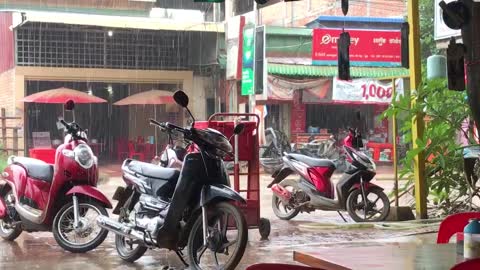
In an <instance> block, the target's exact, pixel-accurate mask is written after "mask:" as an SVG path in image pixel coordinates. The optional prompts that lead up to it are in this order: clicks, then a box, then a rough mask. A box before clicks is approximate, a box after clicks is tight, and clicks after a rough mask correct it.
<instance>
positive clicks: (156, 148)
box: [153, 104, 158, 156]
mask: <svg viewBox="0 0 480 270" xmlns="http://www.w3.org/2000/svg"><path fill="white" fill-rule="evenodd" d="M153 118H155V119H157V105H155V104H154V105H153ZM153 128H154V129H155V139H154V140H153V143H154V144H155V156H158V147H157V127H156V126H153Z"/></svg>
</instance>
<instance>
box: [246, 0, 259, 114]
mask: <svg viewBox="0 0 480 270" xmlns="http://www.w3.org/2000/svg"><path fill="white" fill-rule="evenodd" d="M253 13H254V14H255V15H254V16H255V18H254V24H255V25H254V27H253V40H254V42H253V44H254V46H253V51H254V52H256V47H257V46H256V44H257V41H256V39H257V25H258V9H257V2H253ZM253 55H254V57H253V74H256V71H255V70H256V68H257V56H256V55H255V53H254V54H253ZM255 77H256V76H255V75H254V76H253V78H254V79H253V89H254V91H253V94H251V95H249V96H248V107H249V108H250V112H251V113H255V105H256V102H255V91H256V90H257V87H256V85H257V83H256V78H255Z"/></svg>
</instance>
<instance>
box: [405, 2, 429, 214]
mask: <svg viewBox="0 0 480 270" xmlns="http://www.w3.org/2000/svg"><path fill="white" fill-rule="evenodd" d="M408 24H409V26H410V35H409V37H408V43H409V48H410V53H409V58H410V91H411V93H412V94H413V93H415V92H418V91H419V89H418V88H419V87H420V84H421V79H422V74H421V63H420V24H419V15H418V0H409V1H408ZM414 96H418V95H412V97H413V98H412V99H411V105H412V107H414V106H415V104H416V103H417V102H418V101H417V98H416V97H414ZM423 118H424V114H423V113H417V114H416V115H415V116H414V117H413V118H412V144H413V148H414V149H415V148H417V147H418V144H417V139H421V138H423V132H424V129H425V123H424V119H423ZM413 169H414V177H415V209H416V218H417V219H426V218H428V216H427V186H426V181H425V153H424V151H422V152H420V153H418V155H417V156H415V157H414V160H413Z"/></svg>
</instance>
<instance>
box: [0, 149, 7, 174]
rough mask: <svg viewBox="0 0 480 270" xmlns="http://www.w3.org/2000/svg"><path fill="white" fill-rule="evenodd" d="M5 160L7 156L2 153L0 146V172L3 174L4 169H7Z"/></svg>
mask: <svg viewBox="0 0 480 270" xmlns="http://www.w3.org/2000/svg"><path fill="white" fill-rule="evenodd" d="M7 158H8V156H7V155H6V153H5V152H4V151H3V146H2V145H1V144H0V172H3V170H4V169H5V167H7Z"/></svg>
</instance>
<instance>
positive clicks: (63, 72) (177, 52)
mask: <svg viewBox="0 0 480 270" xmlns="http://www.w3.org/2000/svg"><path fill="white" fill-rule="evenodd" d="M190 2H191V1H190ZM172 3H173V4H175V3H178V2H172ZM33 9H34V7H33ZM81 10H82V9H81V8H78V9H75V8H72V9H71V10H70V11H69V12H57V10H55V12H54V13H52V12H51V11H37V10H34V11H30V10H24V11H21V12H20V11H11V12H0V41H1V46H2V55H1V57H0V107H1V108H5V109H6V112H7V116H16V117H20V119H19V120H9V123H8V125H9V126H16V127H19V128H20V132H19V136H20V137H21V138H20V141H19V148H21V149H23V150H24V153H27V154H28V151H29V149H31V148H33V147H35V145H34V139H33V134H34V133H36V132H48V133H49V138H50V141H51V142H52V146H54V145H55V142H58V140H61V139H62V136H63V134H62V132H61V131H60V130H59V129H58V128H57V125H56V123H57V121H58V117H60V116H62V117H63V112H62V106H59V105H54V104H27V103H23V102H22V99H23V98H24V97H25V96H27V95H30V94H33V93H36V92H40V91H44V90H48V89H54V88H58V87H68V88H73V89H76V90H80V91H83V92H86V93H89V94H91V95H95V96H98V97H101V98H103V99H105V100H107V101H108V102H107V103H106V104H95V105H93V104H88V105H78V106H77V109H76V121H77V122H78V123H80V125H82V126H83V127H84V128H87V129H88V130H89V137H90V139H94V140H95V141H98V142H100V143H101V144H102V149H101V152H102V153H99V154H101V155H103V154H104V155H106V156H107V155H108V156H110V157H115V153H116V147H117V145H118V141H119V139H126V140H136V139H137V138H138V137H142V138H143V139H147V138H148V137H150V136H152V135H153V134H154V129H153V128H152V127H151V126H149V124H148V118H150V117H155V118H157V119H159V120H160V121H181V120H179V119H183V115H182V113H181V110H179V109H178V107H176V106H174V105H159V106H156V108H153V107H152V106H130V107H128V106H127V107H123V106H122V107H118V106H112V104H113V103H114V102H116V101H118V100H120V99H122V98H124V97H126V96H129V95H132V94H135V93H138V92H142V91H148V90H152V89H160V90H167V91H172V92H173V91H175V90H177V89H183V90H185V91H186V92H187V93H188V94H190V95H191V96H195V98H193V99H192V102H191V109H192V112H193V113H194V114H195V115H196V116H197V117H198V118H199V119H202V118H205V117H206V115H207V114H211V113H212V112H214V111H215V109H216V107H215V106H216V104H217V102H215V98H216V96H215V95H216V87H219V83H218V82H219V79H218V78H220V77H221V74H222V72H223V71H222V68H221V66H220V65H219V57H218V52H219V51H221V46H222V44H223V42H219V41H222V40H223V34H221V32H222V31H223V24H222V23H216V22H212V21H206V20H205V17H204V16H203V15H202V16H200V18H198V19H199V20H198V21H194V22H188V21H186V22H180V23H179V22H177V23H175V22H174V20H173V19H166V18H157V17H153V18H152V17H133V16H131V17H126V16H117V15H119V14H120V13H121V12H127V10H123V11H121V12H120V11H118V10H117V11H111V10H110V12H111V13H112V14H108V15H104V14H99V15H93V16H92V15H86V14H82V13H81V12H80V11H81ZM58 11H60V10H58ZM115 12H117V13H118V12H120V13H118V14H117V13H115ZM132 12H133V13H135V12H140V11H138V10H136V11H135V10H134V11H132ZM169 12H170V13H169V14H170V15H169V16H170V17H171V16H177V15H175V12H176V11H169ZM193 12H194V13H195V11H193ZM122 14H123V13H122ZM195 14H197V13H195ZM197 15H198V14H197ZM212 44H213V46H212ZM9 132H10V131H9ZM7 136H8V137H11V135H10V134H7ZM8 144H11V142H10V141H9V142H8ZM5 148H11V145H6V146H5Z"/></svg>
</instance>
